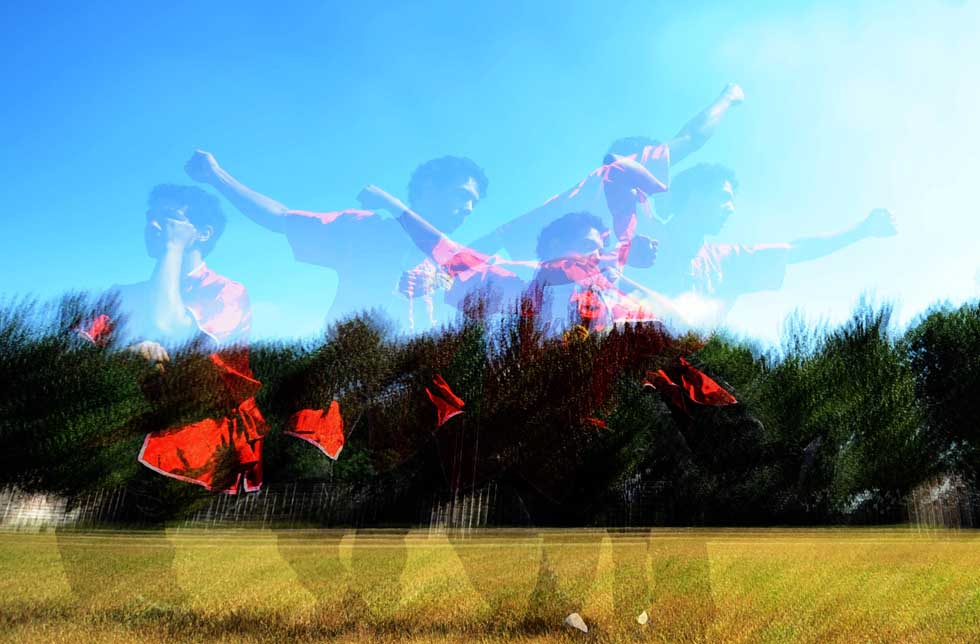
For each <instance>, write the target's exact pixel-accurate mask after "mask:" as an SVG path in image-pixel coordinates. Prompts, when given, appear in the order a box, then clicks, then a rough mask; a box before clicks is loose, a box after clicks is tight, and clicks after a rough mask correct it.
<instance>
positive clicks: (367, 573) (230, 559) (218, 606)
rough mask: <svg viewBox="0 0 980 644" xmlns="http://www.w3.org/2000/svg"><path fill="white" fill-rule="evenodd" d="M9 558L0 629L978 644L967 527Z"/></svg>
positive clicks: (259, 538) (61, 538) (174, 541)
mask: <svg viewBox="0 0 980 644" xmlns="http://www.w3.org/2000/svg"><path fill="white" fill-rule="evenodd" d="M542 559H543V560H544V561H545V562H546V563H545V565H544V566H541V565H540V562H541V561H542ZM0 570H2V571H3V574H2V576H0V591H2V592H0V629H2V630H0V639H3V640H4V641H24V642H130V641H145V642H155V641H199V642H205V641H206V642H281V641H301V642H313V641H340V642H354V641H365V642H377V641H411V642H498V641H503V642H513V641H521V642H590V641H611V642H616V641H666V642H682V641H712V642H714V641H718V642H789V641H794V642H795V641H801V642H852V641H855V642H980V534H978V533H973V532H937V531H928V532H918V531H914V530H907V529H885V530H876V529H827V530H775V529H773V530H662V529H658V530H655V531H653V532H652V533H638V532H631V533H616V534H610V533H606V532H604V531H589V530H576V531H571V530H567V531H541V532H538V531H488V532H484V533H481V534H480V535H478V536H475V537H470V538H467V539H461V540H453V541H451V540H450V539H448V538H447V537H446V536H444V535H435V536H433V535H430V534H428V533H427V532H409V533H408V534H407V535H406V534H401V533H397V532H383V531H381V532H373V533H366V532H364V533H359V534H357V535H356V536H355V535H353V534H351V533H345V532H339V531H314V530H310V531H278V532H277V531H268V530H240V531H213V530H212V531H196V530H195V531H186V530H183V531H174V530H169V531H167V532H165V533H164V532H156V533H154V532H118V531H117V532H89V533H81V532H58V533H55V532H42V533H39V534H24V533H10V532H8V533H0ZM542 570H543V571H544V572H541V571H542ZM644 610H645V611H646V613H647V616H648V617H649V620H648V622H647V623H646V624H645V625H640V624H639V623H637V620H636V616H637V615H638V614H639V613H640V612H642V611H644ZM572 611H577V612H579V613H580V614H581V615H582V617H583V618H584V619H585V621H586V623H587V624H588V625H589V628H590V631H589V633H588V634H586V633H581V632H579V631H575V630H572V629H570V628H568V627H566V626H564V625H563V624H562V620H563V619H564V616H565V615H567V614H568V613H569V612H572Z"/></svg>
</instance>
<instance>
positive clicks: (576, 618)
mask: <svg viewBox="0 0 980 644" xmlns="http://www.w3.org/2000/svg"><path fill="white" fill-rule="evenodd" d="M565 625H566V626H571V627H572V628H577V629H578V630H580V631H582V632H583V633H588V632H589V627H588V626H586V625H585V620H584V619H582V616H581V615H579V614H578V613H572V614H571V615H569V616H568V617H566V618H565Z"/></svg>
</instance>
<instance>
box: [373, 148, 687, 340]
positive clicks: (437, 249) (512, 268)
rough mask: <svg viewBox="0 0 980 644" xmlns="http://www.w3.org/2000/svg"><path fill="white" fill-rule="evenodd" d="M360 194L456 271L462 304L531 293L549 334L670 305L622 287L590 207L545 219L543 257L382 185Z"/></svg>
mask: <svg viewBox="0 0 980 644" xmlns="http://www.w3.org/2000/svg"><path fill="white" fill-rule="evenodd" d="M629 163H631V162H629V161H627V162H626V164H629ZM607 165H608V166H609V168H607V169H606V170H605V172H606V174H607V176H615V173H617V172H618V173H620V179H621V180H623V181H632V180H633V175H631V173H630V168H629V166H628V165H625V167H624V162H623V160H614V161H612V162H611V163H610V164H607ZM358 199H359V200H360V201H361V203H362V204H363V205H364V207H366V208H372V209H374V210H387V211H388V212H390V213H391V214H392V215H394V216H395V217H396V220H397V221H398V222H399V223H400V224H401V225H402V227H403V228H404V229H405V232H406V233H407V235H408V236H409V237H410V238H411V239H412V241H413V242H414V243H415V244H416V246H418V248H419V249H420V250H422V251H423V252H425V253H426V254H427V255H428V256H429V257H430V258H431V259H432V261H433V262H434V263H435V264H436V266H437V267H438V268H439V269H440V270H442V271H444V272H445V273H446V274H448V275H449V277H450V278H451V280H452V284H451V286H450V287H449V288H448V289H447V290H446V294H445V300H446V302H447V303H449V304H450V305H452V306H454V307H456V308H463V307H465V306H466V303H467V301H469V298H470V297H471V296H476V295H479V296H480V297H482V298H483V299H484V302H483V311H484V312H485V313H490V314H492V313H508V312H510V311H511V310H512V309H513V305H514V303H515V302H517V301H519V300H522V299H524V300H526V301H527V302H528V303H530V305H531V307H532V309H533V314H534V315H535V316H538V317H540V318H541V320H542V322H543V323H544V324H545V325H546V327H547V329H548V333H550V334H558V333H561V332H564V331H567V330H569V329H570V328H571V327H574V326H576V325H580V326H583V327H585V329H586V330H589V331H601V330H603V329H608V328H610V327H611V326H612V325H613V324H615V323H616V322H624V321H656V320H658V319H660V318H659V315H658V311H659V312H661V313H662V312H663V311H662V310H663V307H666V306H669V303H668V302H667V301H666V300H665V299H664V298H661V297H660V296H659V295H658V294H657V293H654V292H652V291H649V290H647V289H645V288H644V287H643V286H642V285H640V284H638V283H634V282H629V284H630V286H632V287H633V288H634V289H635V290H636V291H637V292H638V293H642V294H643V295H644V303H643V304H641V303H640V302H639V301H638V300H637V299H635V298H633V297H631V296H629V295H627V294H626V293H624V292H623V291H622V290H620V289H619V288H617V287H616V285H615V282H616V280H618V279H619V278H620V276H621V273H620V271H619V260H620V255H619V254H618V251H617V252H609V245H610V243H609V238H610V231H609V229H608V228H607V227H606V225H605V223H604V222H603V221H602V220H601V219H600V218H599V217H597V216H595V215H593V214H591V213H588V212H572V213H566V214H565V215H563V216H562V217H560V218H558V219H557V220H555V221H553V222H550V223H549V224H548V225H547V226H545V228H544V229H543V230H542V231H541V233H540V234H539V235H538V242H537V245H536V249H535V252H536V255H537V257H538V259H537V260H536V261H528V260H507V259H505V258H502V257H500V256H497V255H487V254H484V253H481V252H479V251H476V250H474V249H473V248H470V247H468V246H464V245H463V244H460V243H458V242H455V241H453V240H452V239H450V238H449V237H448V236H447V235H446V234H445V233H443V232H442V231H440V230H439V229H438V228H437V227H436V226H434V225H433V224H431V223H430V222H428V221H426V220H425V219H424V218H423V217H422V216H421V215H419V214H418V213H416V212H415V211H413V210H412V209H411V208H410V207H408V206H407V205H405V204H404V203H402V202H401V201H400V200H398V199H397V198H395V197H393V196H392V195H390V194H388V193H387V192H385V191H384V190H382V189H381V188H378V187H377V186H368V187H366V188H365V189H364V190H362V191H361V193H360V194H359V195H358ZM651 260H652V256H651ZM527 269H533V271H534V273H533V277H531V278H530V279H525V278H522V277H521V276H520V275H519V274H518V271H521V270H527ZM667 312H668V313H673V311H669V310H668V311H667ZM674 317H676V316H674Z"/></svg>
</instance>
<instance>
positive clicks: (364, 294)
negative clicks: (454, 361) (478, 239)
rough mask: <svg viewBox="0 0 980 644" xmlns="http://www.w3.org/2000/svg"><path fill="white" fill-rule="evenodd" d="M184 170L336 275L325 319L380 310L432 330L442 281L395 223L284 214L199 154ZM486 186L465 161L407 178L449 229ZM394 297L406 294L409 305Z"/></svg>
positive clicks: (444, 161) (360, 213)
mask: <svg viewBox="0 0 980 644" xmlns="http://www.w3.org/2000/svg"><path fill="white" fill-rule="evenodd" d="M185 169H186V171H187V174H188V175H189V176H190V177H191V178H192V179H194V180H195V181H198V182H201V183H206V184H208V185H211V186H212V187H214V188H215V189H216V190H217V191H218V192H220V193H221V194H222V195H224V196H225V198H227V199H228V200H229V201H230V202H231V203H232V204H233V205H235V207H236V208H238V210H240V211H241V212H242V213H243V214H244V215H245V216H246V217H248V218H249V219H251V220H252V221H253V222H255V223H256V224H258V225H260V226H262V227H263V228H265V229H267V230H270V231H272V232H276V233H280V234H282V235H285V237H286V239H287V241H288V242H289V245H290V246H291V248H292V250H293V254H294V255H295V257H296V259H297V260H299V261H301V262H306V263H310V264H316V265H318V266H324V267H327V268H332V269H334V270H336V271H337V274H338V287H337V296H336V298H335V300H334V302H333V304H332V306H331V307H330V310H329V314H328V317H329V318H330V319H338V318H343V317H348V316H350V315H352V314H354V313H357V312H360V311H361V310H362V309H367V308H371V307H380V308H382V309H384V310H385V311H386V312H388V314H389V315H391V317H392V318H393V319H394V320H395V321H396V322H397V323H399V324H406V325H407V327H408V328H409V329H412V330H424V329H427V328H434V327H435V325H436V324H437V323H438V322H439V319H438V318H439V317H440V316H439V315H438V314H437V312H436V308H437V307H435V305H434V303H433V300H432V297H433V293H434V292H435V291H436V290H438V288H439V287H440V282H439V280H440V279H441V278H440V276H439V275H438V274H437V271H436V270H435V266H434V265H433V264H432V262H431V261H426V259H425V258H424V257H423V256H422V255H421V254H420V253H419V251H418V250H417V249H416V248H415V247H413V245H412V244H411V243H410V242H409V241H408V239H406V237H405V235H404V233H403V232H402V231H401V229H400V228H399V226H398V224H397V223H395V222H393V221H391V220H390V219H385V218H383V217H381V216H379V215H378V214H377V213H375V212H373V211H371V210H358V209H348V210H340V211H333V212H311V211H306V210H293V209H290V208H288V207H287V206H285V205H283V204H282V203H280V202H278V201H276V200H274V199H271V198H269V197H267V196H265V195H262V194H259V193H258V192H255V191H254V190H252V189H250V188H248V187H246V186H245V185H243V184H242V183H241V182H239V181H238V180H237V179H235V178H234V177H233V176H232V175H231V174H230V173H229V172H228V171H227V170H225V169H224V168H222V167H221V166H220V165H218V162H217V160H215V158H214V156H213V155H211V154H210V153H208V152H205V151H203V150H197V151H196V152H195V153H194V154H193V156H192V157H191V158H190V160H189V161H188V162H187V164H186V166H185ZM487 184H488V181H487V177H486V175H485V174H484V172H483V170H482V169H481V168H480V167H479V166H478V165H477V164H476V163H474V162H473V161H472V160H471V159H468V158H465V157H457V156H446V157H441V158H438V159H432V160H431V161H427V162H425V163H423V164H422V165H420V166H419V167H418V168H416V170H415V172H414V173H413V174H412V176H411V179H410V181H409V187H408V193H409V201H410V203H411V204H412V206H413V208H415V209H417V210H418V211H419V212H423V213H425V215H426V217H428V218H429V220H430V221H432V222H435V223H436V224H437V225H438V226H440V227H442V228H443V229H445V230H447V231H453V230H455V229H456V228H458V227H459V226H460V225H461V224H462V223H463V221H465V220H466V218H467V217H468V216H469V215H470V214H471V213H472V212H473V209H474V208H475V207H476V205H477V203H479V201H480V200H481V199H483V198H484V197H485V196H486V193H487ZM400 293H404V294H406V295H409V297H410V299H409V301H408V305H407V307H406V302H405V299H404V298H403V296H402V295H401V294H400ZM416 296H421V297H422V299H423V300H424V301H425V303H426V317H425V318H421V319H419V318H418V317H416V316H415V315H414V298H415V297H416Z"/></svg>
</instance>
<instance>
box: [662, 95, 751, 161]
mask: <svg viewBox="0 0 980 644" xmlns="http://www.w3.org/2000/svg"><path fill="white" fill-rule="evenodd" d="M743 100H745V94H744V93H743V92H742V88H741V87H739V86H738V85H736V84H735V83H729V84H728V86H727V87H725V89H724V90H722V92H721V94H719V95H718V98H716V99H715V100H714V101H713V102H712V103H711V105H709V106H708V107H706V108H704V109H703V110H701V111H700V112H698V113H697V114H696V115H695V116H694V118H692V119H691V120H690V121H688V122H687V123H686V124H685V125H684V127H682V128H681V129H680V131H679V132H678V133H677V134H675V135H674V138H672V139H671V140H670V141H668V142H667V146H668V147H669V148H670V159H671V161H672V162H674V163H677V162H678V161H680V160H681V159H683V158H685V157H688V156H690V155H691V154H693V153H694V152H697V151H698V150H700V149H701V147H702V146H703V145H704V144H705V143H707V141H708V139H710V138H711V136H712V135H713V134H714V133H715V130H717V129H718V125H720V124H721V121H722V119H724V118H725V114H727V113H728V110H729V109H730V108H731V107H732V106H734V105H738V104H739V103H741V102H742V101H743Z"/></svg>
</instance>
